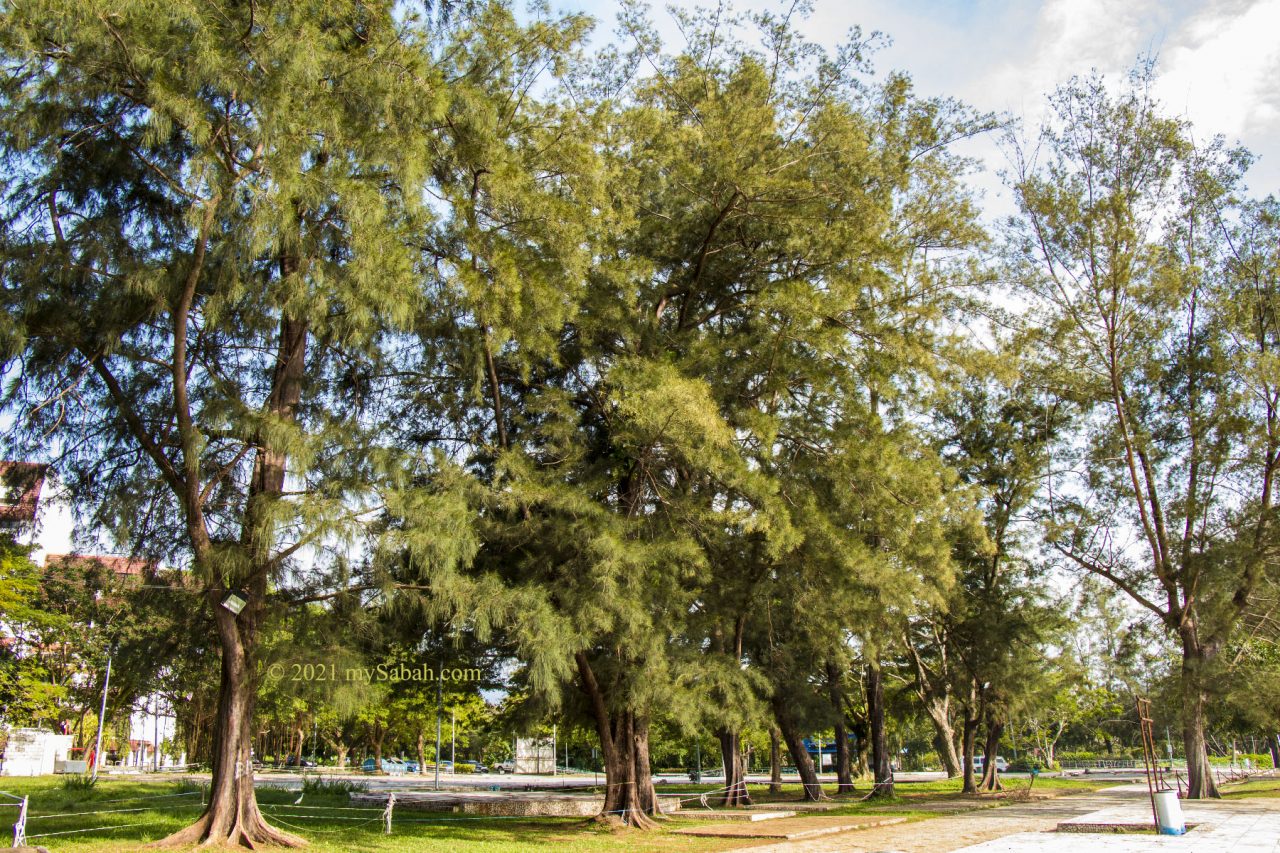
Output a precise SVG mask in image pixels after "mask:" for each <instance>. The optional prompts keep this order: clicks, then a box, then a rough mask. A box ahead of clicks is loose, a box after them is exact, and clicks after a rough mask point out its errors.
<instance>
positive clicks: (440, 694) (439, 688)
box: [436, 662, 444, 791]
mask: <svg viewBox="0 0 1280 853" xmlns="http://www.w3.org/2000/svg"><path fill="white" fill-rule="evenodd" d="M440 670H441V671H442V672H443V671H444V663H443V662H441V664H440ZM443 713H444V684H443V682H441V680H440V673H439V672H437V673H436V790H437V791H439V790H440V716H441V714H443Z"/></svg>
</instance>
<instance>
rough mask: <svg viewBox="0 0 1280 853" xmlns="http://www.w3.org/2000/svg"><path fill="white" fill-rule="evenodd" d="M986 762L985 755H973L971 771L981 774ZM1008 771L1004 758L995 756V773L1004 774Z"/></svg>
mask: <svg viewBox="0 0 1280 853" xmlns="http://www.w3.org/2000/svg"><path fill="white" fill-rule="evenodd" d="M986 761H987V758H986V756H985V755H975V756H974V757H973V769H974V772H976V773H981V772H982V768H983V767H984V766H985V764H986ZM1008 769H1009V762H1007V761H1005V760H1004V756H1003V755H997V756H996V772H997V773H1004V772H1006V771H1007V770H1008Z"/></svg>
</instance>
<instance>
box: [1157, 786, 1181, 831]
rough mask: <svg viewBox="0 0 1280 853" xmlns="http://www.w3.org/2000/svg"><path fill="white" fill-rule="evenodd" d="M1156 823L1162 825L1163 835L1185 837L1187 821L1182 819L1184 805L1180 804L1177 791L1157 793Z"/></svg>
mask: <svg viewBox="0 0 1280 853" xmlns="http://www.w3.org/2000/svg"><path fill="white" fill-rule="evenodd" d="M1155 801H1156V822H1157V823H1158V824H1159V825H1160V834H1161V835H1183V834H1185V833H1186V831H1187V824H1186V821H1184V820H1183V819H1182V804H1181V803H1179V802H1178V792H1177V791H1156V793H1155Z"/></svg>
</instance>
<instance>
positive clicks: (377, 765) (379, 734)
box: [369, 726, 440, 773]
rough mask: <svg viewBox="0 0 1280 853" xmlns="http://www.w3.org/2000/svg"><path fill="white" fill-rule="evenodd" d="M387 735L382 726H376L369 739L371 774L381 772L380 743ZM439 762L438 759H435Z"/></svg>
mask: <svg viewBox="0 0 1280 853" xmlns="http://www.w3.org/2000/svg"><path fill="white" fill-rule="evenodd" d="M386 737H387V733H386V730H385V729H384V728H383V727H382V726H378V727H376V728H375V729H374V730H373V735H371V736H370V738H369V745H370V746H372V747H373V772H375V773H381V772H382V742H383V741H384V740H386ZM436 760H437V761H439V760H440V759H439V757H437V758H436Z"/></svg>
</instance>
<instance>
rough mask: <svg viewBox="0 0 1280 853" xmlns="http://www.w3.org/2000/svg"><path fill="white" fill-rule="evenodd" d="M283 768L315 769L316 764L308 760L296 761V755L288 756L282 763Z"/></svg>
mask: <svg viewBox="0 0 1280 853" xmlns="http://www.w3.org/2000/svg"><path fill="white" fill-rule="evenodd" d="M284 766H285V767H315V766H316V763H315V762H314V761H312V760H311V759H309V758H303V759H301V760H299V759H298V756H296V755H290V756H289V757H288V758H286V759H285V761H284Z"/></svg>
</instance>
